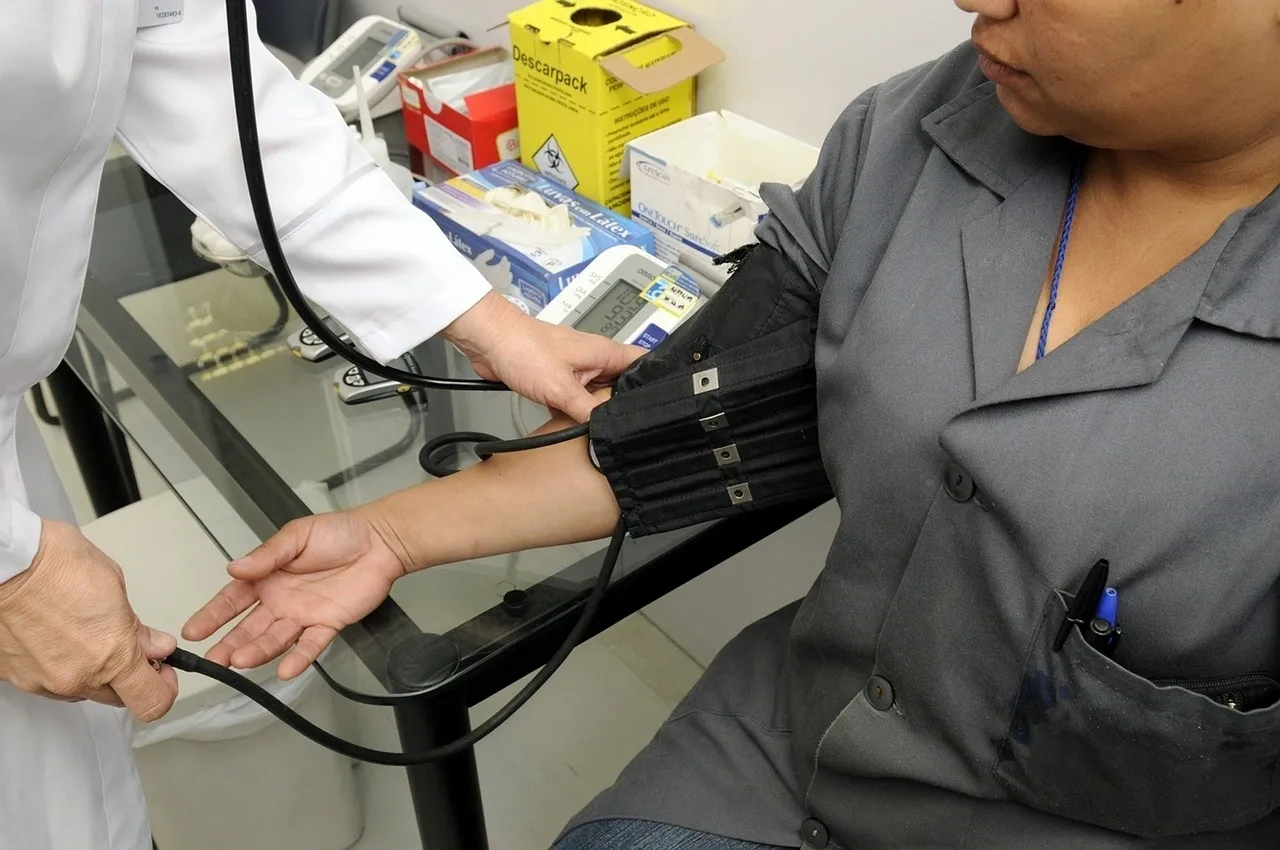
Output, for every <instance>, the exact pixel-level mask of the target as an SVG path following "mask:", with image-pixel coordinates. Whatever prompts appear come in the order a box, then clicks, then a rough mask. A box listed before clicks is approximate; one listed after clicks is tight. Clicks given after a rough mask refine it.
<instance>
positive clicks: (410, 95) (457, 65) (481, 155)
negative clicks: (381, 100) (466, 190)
mask: <svg viewBox="0 0 1280 850" xmlns="http://www.w3.org/2000/svg"><path fill="white" fill-rule="evenodd" d="M509 62H510V58H509V57H508V56H507V52H506V50H504V49H503V48H501V47H492V48H486V49H484V50H477V51H475V52H474V53H468V54H465V55H462V56H457V57H454V58H451V59H445V60H443V61H441V62H434V63H431V64H429V65H419V66H418V67H416V68H411V69H410V70H408V71H406V72H404V73H403V74H401V75H400V100H401V102H402V103H403V113H404V130H405V137H406V138H407V140H408V142H409V146H410V148H412V149H413V150H414V151H417V152H418V153H420V154H422V155H425V156H428V157H430V158H431V159H432V160H433V161H434V162H436V163H437V164H438V165H439V166H440V167H441V168H443V169H445V170H446V171H447V172H449V173H450V174H453V175H455V176H457V175H461V174H469V173H470V172H472V171H475V170H476V169H479V168H483V167H484V166H486V165H492V164H493V163H495V162H502V161H504V160H509V159H517V158H519V156H520V129H519V120H518V118H517V116H516V89H515V83H514V82H507V83H503V84H501V85H498V86H496V87H493V88H487V89H483V90H481V91H478V92H476V93H474V94H469V95H466V96H465V97H464V98H463V102H464V103H465V107H466V108H465V110H459V109H457V108H455V107H454V106H451V105H450V104H448V103H445V102H442V101H441V100H440V99H438V98H437V97H435V96H434V95H433V94H431V87H430V81H432V80H436V81H439V80H441V79H443V78H446V77H452V76H453V75H455V74H459V73H462V72H466V71H472V70H477V69H485V68H493V67H495V66H502V65H504V64H508V63H509ZM418 173H420V174H421V173H423V170H422V169H418Z"/></svg>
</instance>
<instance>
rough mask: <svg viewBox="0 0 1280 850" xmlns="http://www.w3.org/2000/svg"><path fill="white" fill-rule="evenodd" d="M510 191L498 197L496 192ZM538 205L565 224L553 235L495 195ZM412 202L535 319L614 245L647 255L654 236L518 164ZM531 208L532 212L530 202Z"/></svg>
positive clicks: (419, 194) (440, 187)
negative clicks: (565, 228) (567, 228)
mask: <svg viewBox="0 0 1280 850" xmlns="http://www.w3.org/2000/svg"><path fill="white" fill-rule="evenodd" d="M503 189H513V190H515V192H510V193H503V192H500V191H495V190H503ZM514 194H518V195H520V196H521V197H523V198H524V199H525V200H526V201H528V200H529V197H528V196H532V198H533V199H540V200H541V201H542V202H545V205H546V206H548V207H552V208H556V209H555V212H556V213H557V214H558V216H559V217H560V218H561V219H562V221H563V223H566V224H568V225H569V226H570V227H571V230H570V231H569V232H568V235H564V234H558V233H557V232H556V231H554V230H552V229H551V228H550V227H549V225H548V222H549V221H551V217H548V218H547V219H544V220H541V221H539V220H536V219H535V217H534V216H533V215H532V214H530V213H527V212H523V211H522V212H520V213H519V214H512V213H511V212H510V211H509V207H504V206H503V203H504V202H507V201H510V198H504V199H503V200H502V201H499V200H498V197H499V196H505V195H514ZM413 203H414V205H415V206H417V207H418V208H419V209H421V210H424V211H425V212H426V213H427V214H428V215H430V216H431V217H432V218H433V219H435V221H436V224H438V225H439V226H440V229H441V230H443V231H444V232H445V235H447V236H448V237H449V240H450V241H451V242H452V243H453V245H454V247H456V248H457V249H458V250H459V251H461V252H462V253H463V254H464V255H466V256H467V257H468V258H470V259H471V261H472V262H473V263H475V265H476V267H477V268H479V269H480V271H481V272H482V273H483V274H484V275H485V277H486V278H487V279H488V280H489V282H490V283H491V284H492V285H493V287H494V289H495V290H497V291H498V292H499V293H501V294H503V295H508V296H514V297H518V298H519V299H520V300H521V301H523V302H524V304H525V305H526V306H527V307H528V308H529V309H530V312H531V313H532V314H533V315H537V313H538V312H539V311H541V310H542V309H543V308H544V307H546V306H547V305H548V304H549V303H551V300H552V299H553V298H555V297H556V296H557V295H559V294H560V291H561V290H562V289H564V288H565V287H566V286H568V285H569V284H570V283H572V282H573V279H574V278H576V277H577V276H578V274H579V273H581V272H582V271H583V269H585V268H586V267H587V266H588V265H590V263H591V261H592V260H594V259H595V258H596V257H597V256H599V255H600V254H601V253H602V252H603V251H605V250H607V249H609V248H612V247H614V246H617V245H634V246H635V247H637V248H640V249H642V250H645V251H648V252H650V253H652V252H653V249H654V242H653V232H652V231H651V230H649V228H647V227H645V226H644V225H643V224H637V223H635V222H633V221H632V220H631V219H629V218H627V217H626V216H621V215H618V214H616V213H614V212H612V211H611V210H608V209H605V208H604V207H602V206H600V205H599V204H596V203H593V202H591V201H589V200H588V199H586V198H584V197H582V196H581V195H578V194H576V193H574V192H571V191H569V190H568V189H566V188H564V187H563V186H561V185H559V184H558V183H555V182H554V181H551V180H548V179H546V178H545V177H541V176H539V175H538V174H537V173H535V172H533V171H531V170H529V169H528V168H525V167H524V166H523V165H521V164H520V163H518V162H500V163H497V164H495V165H490V166H488V167H487V168H483V169H480V170H479V171H476V172H473V173H471V174H466V175H463V176H461V177H456V178H454V179H452V180H448V181H446V182H444V183H439V184H437V185H435V186H431V187H426V186H419V187H418V188H417V189H416V190H415V192H414V196H413ZM530 206H531V207H536V206H538V204H537V201H536V200H535V201H534V202H533V203H532V204H530Z"/></svg>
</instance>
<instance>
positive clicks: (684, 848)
mask: <svg viewBox="0 0 1280 850" xmlns="http://www.w3.org/2000/svg"><path fill="white" fill-rule="evenodd" d="M552 850H783V848H780V847H772V846H765V845H764V844H754V843H752V842H750V841H737V840H735V839H733V838H723V837H721V836H719V835H707V834H705V833H702V832H693V831H692V830H688V829H681V828H680V827H678V826H670V825H668V824H665V823H650V822H649V821H642V820H605V821H596V822H594V823H586V824H583V825H582V826H580V827H578V828H577V829H575V830H573V831H572V832H570V833H569V834H568V835H566V836H565V837H564V838H563V839H561V840H560V841H559V842H558V843H557V844H556V846H555V847H553V848H552Z"/></svg>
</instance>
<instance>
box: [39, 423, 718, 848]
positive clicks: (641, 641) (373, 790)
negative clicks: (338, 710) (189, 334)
mask: <svg viewBox="0 0 1280 850" xmlns="http://www.w3.org/2000/svg"><path fill="white" fill-rule="evenodd" d="M126 404H133V405H136V404H139V402H137V401H130V402H126ZM41 427H42V429H43V432H44V434H45V439H46V442H47V443H48V445H49V447H50V450H51V453H52V455H53V457H54V461H55V464H56V465H57V466H58V469H59V471H60V474H62V476H63V478H64V481H65V483H66V485H67V489H68V492H69V493H70V495H71V498H72V502H73V505H74V506H75V508H76V510H77V514H78V515H79V516H80V518H81V520H82V521H88V520H90V519H92V513H91V510H90V508H89V505H88V498H87V495H86V493H85V490H84V486H83V484H82V483H81V481H80V480H79V478H78V475H77V474H76V472H75V466H74V462H73V460H72V458H71V454H70V451H69V448H68V447H67V444H66V439H65V437H64V435H63V434H62V432H61V431H60V430H59V429H57V428H49V427H47V426H43V425H42V426H41ZM136 465H137V469H138V477H139V484H140V487H141V489H142V491H143V495H144V497H151V498H153V499H155V500H156V501H155V503H154V504H156V505H161V504H162V503H163V502H164V499H165V496H164V495H163V494H164V493H165V492H166V486H165V484H164V483H163V481H162V480H161V479H160V477H159V476H158V475H156V474H155V473H154V472H153V471H152V470H151V469H150V468H149V467H148V465H147V464H146V462H145V461H144V460H141V459H137V460H136ZM183 488H184V490H185V491H186V492H187V493H188V494H196V495H194V496H193V497H194V498H201V497H202V496H200V495H199V494H201V493H205V492H207V491H210V490H211V488H209V487H208V485H207V482H201V481H200V480H198V479H193V480H192V481H189V482H185V483H184V484H183ZM170 502H171V505H170V508H171V507H172V504H173V503H172V500H170ZM182 516H185V514H184V513H182V512H181V511H177V512H176V513H175V512H173V511H172V510H170V513H168V514H166V517H167V519H166V520H165V521H164V522H161V523H155V522H149V521H148V520H147V519H146V512H145V511H140V512H138V515H137V519H136V520H135V519H133V518H129V519H127V520H126V523H127V522H136V523H137V524H138V525H139V526H140V527H139V528H138V530H137V535H136V537H138V538H145V537H147V536H148V535H149V536H150V542H149V545H152V546H156V545H162V543H163V541H157V538H156V535H157V534H162V535H166V536H167V539H168V544H169V545H171V546H175V547H178V548H179V549H184V548H185V545H186V543H187V541H191V540H198V539H199V537H198V536H199V535H200V534H202V533H203V532H202V531H201V529H200V527H199V526H198V525H196V523H195V522H194V520H192V521H190V522H189V523H184V522H182V521H181V517H182ZM174 517H176V518H177V519H176V520H175V519H174ZM122 518H123V517H122ZM227 522H228V524H231V523H234V522H235V518H234V514H228V519H227ZM143 525H145V526H146V527H145V528H143V527H141V526H143ZM121 531H122V529H119V528H117V529H116V530H115V531H114V532H112V533H111V534H108V533H107V532H106V531H105V530H104V531H103V532H102V534H103V536H104V537H109V538H110V539H113V540H126V541H127V540H128V539H129V537H130V536H131V535H130V534H129V533H128V531H129V529H127V528H125V529H123V531H124V532H125V533H121ZM237 534H238V532H237V530H236V529H234V528H232V529H220V530H219V535H220V538H231V539H235V538H236V536H237ZM118 545H119V546H121V547H122V548H127V544H126V543H120V544H118ZM203 551H205V553H206V555H205V557H206V559H207V560H213V561H219V560H220V559H219V558H218V557H217V553H216V550H213V549H212V548H211V547H209V546H208V545H207V544H206V545H204V547H203ZM209 553H212V554H209ZM112 554H113V555H117V557H118V558H119V559H120V560H121V561H122V562H125V561H127V560H128V553H127V552H119V553H117V552H112ZM218 567H219V564H217V563H213V564H211V565H210V566H209V569H212V570H215V571H216V570H217V569H218ZM127 568H128V565H127V563H126V569H127ZM501 569H502V568H501V564H486V565H484V566H483V567H477V568H475V569H472V570H466V571H459V572H458V573H457V574H456V576H453V577H452V578H453V581H452V582H437V583H432V584H428V583H426V582H420V583H418V584H416V585H415V584H409V583H406V584H405V585H404V586H403V587H402V588H400V589H399V590H398V591H397V596H398V598H400V601H401V604H402V605H404V606H405V607H406V608H408V609H410V610H427V609H428V608H429V607H433V606H439V605H440V604H441V602H442V600H440V599H439V598H433V599H431V600H425V599H424V600H414V599H413V598H412V596H413V595H414V594H415V593H416V592H422V593H425V592H427V589H428V588H430V591H431V592H432V593H434V594H439V593H440V592H441V588H442V587H446V586H451V585H452V584H456V585H457V592H458V593H466V592H474V585H475V583H476V582H480V583H481V584H480V585H479V586H480V587H482V588H484V589H485V590H486V591H487V590H488V589H489V588H491V587H492V579H491V578H490V577H489V576H488V575H486V572H487V571H492V572H493V575H494V576H495V577H499V578H500V577H501ZM535 571H536V567H535ZM468 577H469V578H468ZM212 580H213V581H214V582H215V583H216V581H218V580H220V576H219V577H218V578H216V579H212ZM201 581H202V582H203V581H205V579H204V577H203V576H202V577H201ZM468 581H470V582H471V585H473V586H472V589H471V590H470V591H468ZM447 592H454V591H452V590H450V591H447ZM150 598H152V599H153V600H154V596H151V597H150ZM149 604H156V603H154V601H153V602H151V603H149ZM160 604H163V601H162V602H161V603H160ZM358 672H359V671H353V672H352V673H351V675H353V676H354V675H357V674H358ZM700 672H701V670H700V668H699V667H698V665H697V664H695V663H694V662H693V661H692V660H690V659H689V657H688V656H687V655H685V654H684V653H683V652H682V651H681V650H680V649H679V648H678V647H676V646H675V645H674V644H673V643H672V642H671V641H670V640H668V639H667V638H666V637H664V636H663V635H662V634H661V633H660V632H659V631H658V630H657V629H656V628H655V627H654V626H653V625H652V624H651V623H650V622H649V621H648V620H646V619H644V618H642V617H634V618H632V619H630V620H627V621H625V622H623V623H621V624H619V625H618V626H616V627H615V628H614V629H612V630H610V631H609V632H608V633H606V634H604V635H602V636H601V637H600V638H598V639H596V640H594V641H591V642H590V643H588V644H586V645H584V646H582V647H581V648H579V649H578V651H577V652H575V653H574V654H573V656H571V658H570V659H569V661H568V662H567V663H566V665H565V666H564V668H562V670H561V671H560V672H559V673H558V674H557V675H556V676H555V677H554V678H553V679H552V680H551V681H550V683H548V685H547V686H546V687H545V688H544V689H543V691H542V692H540V693H539V694H538V695H537V696H536V697H534V699H533V700H532V701H531V702H530V703H529V704H528V705H527V706H526V707H525V708H524V709H523V710H522V711H521V712H519V713H518V714H517V715H516V716H515V717H514V718H512V719H511V720H510V721H509V722H508V723H507V724H506V725H505V726H503V727H502V728H501V729H499V730H498V731H497V732H495V733H494V734H493V735H492V736H491V737H490V738H489V739H487V740H486V741H484V742H482V743H481V744H480V745H479V747H478V748H477V759H478V762H479V766H480V776H481V782H482V785H483V790H484V797H485V806H486V812H487V820H488V827H489V833H490V846H492V847H493V848H495V850H539V848H545V847H547V846H548V845H549V843H550V842H551V841H552V840H553V839H554V837H555V836H556V834H557V833H558V832H559V830H560V828H561V827H562V825H563V824H564V823H565V821H566V820H567V819H568V818H570V817H571V816H572V815H573V814H574V812H576V811H577V810H578V809H579V808H581V807H582V806H583V805H584V804H585V803H587V802H588V801H589V800H590V799H591V798H592V797H593V796H594V795H595V794H596V793H598V792H599V791H600V790H602V789H604V788H606V787H607V786H608V785H609V784H610V783H611V782H612V781H613V779H614V778H615V777H616V775H617V773H618V772H619V771H620V770H621V769H622V767H623V766H624V765H625V764H626V763H627V761H628V760H629V759H630V758H631V757H632V756H634V755H635V753H636V752H638V751H639V750H640V748H641V747H643V746H644V744H645V743H646V742H647V741H648V740H649V739H650V738H651V737H652V735H653V734H654V732H655V731H656V730H657V728H658V726H659V725H660V724H661V722H662V721H663V720H664V719H665V718H666V716H667V715H668V714H669V713H670V711H671V709H672V708H673V707H674V705H675V704H676V703H677V702H678V701H679V700H680V699H681V698H682V697H683V696H684V694H685V693H687V691H688V690H689V688H690V687H691V686H692V685H693V683H694V681H695V680H696V678H697V676H698V675H699V673H700ZM365 675H367V674H365ZM517 688H518V685H516V686H513V687H512V688H511V689H509V690H508V691H507V692H504V693H502V694H499V695H497V696H495V697H494V698H492V699H491V700H489V701H487V702H486V703H484V704H482V705H480V706H478V707H477V708H476V709H475V710H474V712H473V721H474V722H479V721H480V720H482V719H483V718H485V717H487V716H488V715H489V714H490V713H491V712H492V711H493V710H495V708H496V707H498V706H500V705H501V704H503V703H505V702H506V700H508V699H509V698H510V696H511V695H512V694H513V693H514V691H515V690H516V689H517ZM347 710H348V711H350V712H352V714H353V718H352V719H353V720H354V723H353V724H352V727H353V730H354V731H355V732H356V737H358V739H359V740H360V742H361V743H363V744H365V745H368V746H375V747H381V748H384V749H398V747H399V742H398V739H397V736H396V731H395V726H394V721H393V719H392V716H391V712H390V709H386V708H373V707H365V706H361V707H358V708H355V709H354V710H353V709H352V708H350V707H348V709H347ZM357 776H358V784H359V787H360V789H361V794H362V797H363V805H364V811H365V815H366V827H365V832H364V835H363V837H362V839H361V840H360V842H359V843H358V844H356V845H355V850H416V848H417V847H418V846H419V845H418V843H417V834H416V827H415V823H414V818H413V813H412V810H411V807H410V802H409V795H408V787H407V784H406V782H405V778H404V773H403V771H401V770H398V769H394V768H385V767H376V766H369V765H362V766H360V767H358V768H357ZM278 846H281V847H289V848H290V850H307V848H305V847H295V846H294V845H292V844H291V843H290V842H289V839H288V836H287V835H282V836H280V841H279V844H278ZM175 850H182V849H181V848H176V849H175Z"/></svg>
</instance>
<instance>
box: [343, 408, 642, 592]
mask: <svg viewBox="0 0 1280 850" xmlns="http://www.w3.org/2000/svg"><path fill="white" fill-rule="evenodd" d="M572 425H573V423H572V422H570V421H569V420H567V419H560V420H556V421H553V422H550V423H548V424H547V426H546V427H544V428H541V429H539V431H538V432H536V433H544V432H547V431H555V430H560V429H562V428H568V427H571V426H572ZM364 510H365V511H367V512H369V513H370V515H371V516H372V517H374V519H375V521H376V522H377V523H378V525H379V527H380V528H381V529H382V530H383V531H384V532H385V533H389V534H391V535H393V536H394V538H395V540H396V541H397V542H398V544H399V546H400V547H402V555H403V556H405V557H407V560H408V561H409V563H412V564H413V565H414V568H415V569H424V568H426V567H433V566H437V565H439V564H452V563H457V562H459V561H465V560H469V559H474V558H483V557H487V556H490V555H501V554H505V553H507V552H518V551H522V550H524V549H536V548H541V547H544V546H559V545H564V544H567V543H580V542H583V541H586V540H597V539H599V538H602V537H607V536H609V533H610V532H611V531H612V530H613V528H614V527H615V526H616V525H617V522H618V513H619V512H618V504H617V501H616V500H615V499H614V497H613V492H612V490H610V489H609V484H608V481H607V480H606V479H605V477H604V476H603V475H601V474H600V473H599V472H597V471H596V469H595V467H593V466H592V465H591V461H590V459H589V458H588V456H587V441H586V439H585V438H583V439H579V440H574V441H572V442H569V443H563V444H561V445H557V446H551V447H548V448H545V449H537V450H534V451H528V452H521V453H518V454H511V455H496V456H494V457H492V458H490V459H489V460H487V461H485V462H484V463H481V464H477V465H475V466H473V467H471V468H469V469H466V470H463V471H462V472H459V473H457V474H455V475H451V476H449V477H448V478H444V479H441V480H439V481H431V482H428V483H426V484H422V485H419V486H417V487H413V488H411V489H408V490H404V491H401V492H399V493H396V494H394V495H392V496H389V497H387V498H385V499H382V500H381V501H378V502H375V503H373V504H371V505H369V506H367V507H366V508H365V509H364Z"/></svg>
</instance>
